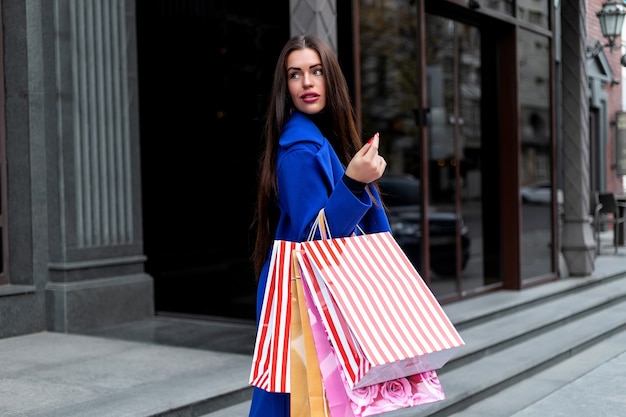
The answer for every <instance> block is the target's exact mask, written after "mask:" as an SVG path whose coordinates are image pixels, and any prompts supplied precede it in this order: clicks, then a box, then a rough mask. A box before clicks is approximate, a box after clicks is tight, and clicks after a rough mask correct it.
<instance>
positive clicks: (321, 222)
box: [307, 208, 365, 242]
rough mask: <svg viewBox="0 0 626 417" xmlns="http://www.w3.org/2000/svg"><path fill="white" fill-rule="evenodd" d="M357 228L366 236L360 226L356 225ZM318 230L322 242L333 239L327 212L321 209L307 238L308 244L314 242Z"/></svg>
mask: <svg viewBox="0 0 626 417" xmlns="http://www.w3.org/2000/svg"><path fill="white" fill-rule="evenodd" d="M356 228H357V230H358V231H359V232H360V233H361V234H362V235H364V234H365V231H364V230H363V229H362V228H361V226H359V225H358V224H357V225H356ZM316 230H319V232H320V237H321V238H322V240H326V239H332V238H333V237H332V236H331V234H330V227H329V226H328V221H326V212H325V211H324V208H321V209H320V211H319V213H317V217H316V218H315V221H314V222H313V226H312V227H311V231H310V232H309V236H308V237H307V242H310V241H311V240H313V238H314V237H315V231H316ZM353 235H356V233H353Z"/></svg>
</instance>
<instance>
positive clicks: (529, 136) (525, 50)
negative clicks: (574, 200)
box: [518, 30, 562, 278]
mask: <svg viewBox="0 0 626 417" xmlns="http://www.w3.org/2000/svg"><path fill="white" fill-rule="evenodd" d="M518 39H519V40H518V53H519V66H520V71H519V73H520V87H519V97H520V107H521V113H520V117H521V129H522V130H521V137H522V143H521V168H520V169H521V173H520V178H521V183H522V184H521V185H522V187H521V189H520V193H521V199H522V278H530V277H535V276H539V275H544V274H548V273H552V272H553V271H554V270H555V269H554V266H553V265H552V227H553V225H552V186H553V184H552V180H551V172H552V167H551V161H552V157H551V155H552V146H551V143H552V138H551V133H550V132H551V129H550V71H549V70H550V43H549V40H548V38H546V37H543V36H540V35H537V34H534V33H530V32H528V31H525V30H520V31H519V38H518ZM556 195H557V197H558V202H559V205H560V204H561V203H562V193H561V191H560V190H558V191H557V193H556Z"/></svg>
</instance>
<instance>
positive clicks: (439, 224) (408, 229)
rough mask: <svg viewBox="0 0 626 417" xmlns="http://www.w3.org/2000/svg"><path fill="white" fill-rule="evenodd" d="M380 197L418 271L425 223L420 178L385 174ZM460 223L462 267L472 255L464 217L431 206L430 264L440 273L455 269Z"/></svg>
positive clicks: (429, 214)
mask: <svg viewBox="0 0 626 417" xmlns="http://www.w3.org/2000/svg"><path fill="white" fill-rule="evenodd" d="M378 185H379V187H380V191H381V198H382V199H383V202H384V203H385V205H386V206H387V208H388V210H389V222H390V224H391V231H392V234H393V236H394V238H395V239H396V241H397V242H398V244H399V245H400V247H401V248H402V249H403V250H404V252H405V253H406V254H407V256H408V257H409V259H410V260H411V262H412V263H413V264H414V265H415V267H416V269H417V270H418V271H419V270H420V267H421V250H422V249H421V248H422V246H421V245H422V226H421V219H422V215H421V206H420V201H421V189H420V181H419V180H418V179H417V178H415V177H414V176H412V175H390V174H386V175H384V176H383V177H382V178H380V179H379V180H378ZM459 221H460V222H461V224H460V232H461V267H462V269H465V266H466V265H467V261H468V260H469V256H470V235H469V230H468V228H467V226H466V225H465V224H464V223H463V219H462V218H461V217H460V216H458V215H456V214H455V213H451V212H442V211H437V210H436V209H429V211H428V225H429V242H430V267H431V269H432V270H433V272H435V274H437V275H441V276H451V275H455V273H456V230H457V223H458V222H459Z"/></svg>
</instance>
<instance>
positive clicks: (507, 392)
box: [202, 255, 626, 417]
mask: <svg viewBox="0 0 626 417" xmlns="http://www.w3.org/2000/svg"><path fill="white" fill-rule="evenodd" d="M618 256H619V255H618ZM625 261H626V258H624V257H623V256H622V257H621V259H619V258H618V259H617V262H622V263H624V267H622V268H621V270H620V271H619V272H617V271H616V272H615V273H614V274H613V275H611V273H608V274H606V275H604V276H600V277H597V276H594V277H588V278H568V279H563V280H559V281H556V282H553V283H548V284H544V285H540V286H537V287H535V288H529V289H526V290H523V291H501V292H494V293H492V294H487V295H484V296H480V297H476V298H473V299H469V300H463V301H460V302H457V303H453V304H450V305H446V306H444V309H445V311H446V313H447V314H448V316H449V317H450V319H451V320H452V322H453V323H454V324H455V326H456V327H457V329H458V330H459V333H460V334H461V336H462V337H463V339H464V340H465V343H466V345H465V346H463V347H462V348H459V349H458V350H457V352H456V354H455V356H454V357H453V358H452V359H451V360H450V361H449V362H448V363H447V364H446V365H445V366H444V367H443V368H442V369H440V370H439V371H438V374H439V378H440V381H441V384H442V386H443V388H444V391H445V393H446V400H445V401H442V402H440V403H436V404H433V405H431V406H430V407H428V408H426V409H425V410H421V411H420V410H411V409H406V410H398V411H395V412H392V413H390V414H389V415H390V416H394V417H396V416H397V417H400V416H402V417H405V416H406V417H409V416H420V417H426V416H428V417H444V416H454V417H461V416H463V417H468V416H473V415H475V416H486V415H493V416H499V417H504V416H512V415H513V414H515V412H517V411H518V410H521V409H522V408H524V407H526V406H527V405H529V404H532V403H533V402H535V401H537V400H538V399H540V398H542V397H545V396H546V395H548V394H550V393H551V392H554V391H556V390H558V389H559V388H561V387H562V386H564V385H566V384H567V383H569V382H570V381H572V380H573V379H576V378H578V377H579V376H581V375H584V374H585V373H587V372H588V371H590V370H591V369H594V368H595V367H597V366H599V365H601V364H603V363H605V362H606V361H608V360H609V359H612V358H614V357H615V356H616V355H618V354H619V353H622V352H624V351H626V331H625V330H626V274H625V273H624V270H626V262H625ZM595 275H598V274H595ZM611 337H620V338H621V339H620V342H619V343H602V344H600V342H602V341H605V340H607V339H609V338H611ZM622 340H623V342H622ZM550 372H552V374H549V373H550ZM546 381H549V383H548V382H546ZM481 407H482V408H483V409H485V410H489V413H487V412H484V411H480V410H481ZM248 408H249V401H246V402H244V403H240V404H235V405H232V406H230V407H226V408H222V409H219V410H216V411H214V412H211V413H209V414H205V415H203V416H202V417H246V416H247V412H248ZM471 410H477V411H475V414H474V413H473V412H472V411H471ZM461 412H462V413H461Z"/></svg>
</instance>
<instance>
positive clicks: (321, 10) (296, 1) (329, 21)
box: [289, 0, 337, 52]
mask: <svg viewBox="0 0 626 417" xmlns="http://www.w3.org/2000/svg"><path fill="white" fill-rule="evenodd" d="M289 9H290V10H291V13H290V14H291V28H290V29H291V36H296V35H316V36H319V37H320V38H322V39H323V40H324V41H326V42H327V43H328V44H329V45H330V46H331V48H332V49H333V50H334V51H335V52H337V5H336V0H290V1H289Z"/></svg>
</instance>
